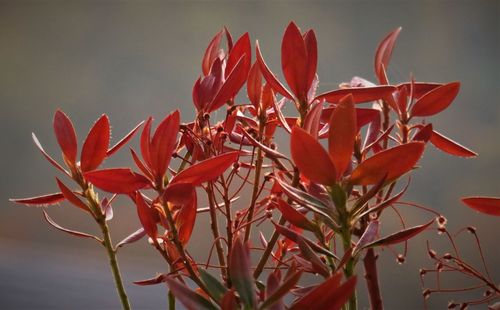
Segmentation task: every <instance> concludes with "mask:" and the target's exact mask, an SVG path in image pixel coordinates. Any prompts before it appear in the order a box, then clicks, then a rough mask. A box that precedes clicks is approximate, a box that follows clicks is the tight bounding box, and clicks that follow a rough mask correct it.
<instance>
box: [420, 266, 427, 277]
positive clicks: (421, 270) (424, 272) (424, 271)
mask: <svg viewBox="0 0 500 310" xmlns="http://www.w3.org/2000/svg"><path fill="white" fill-rule="evenodd" d="M419 273H420V276H421V277H423V276H424V275H425V274H426V273H427V270H425V269H423V268H420V270H419Z"/></svg>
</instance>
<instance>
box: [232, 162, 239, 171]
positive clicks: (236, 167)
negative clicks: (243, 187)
mask: <svg viewBox="0 0 500 310" xmlns="http://www.w3.org/2000/svg"><path fill="white" fill-rule="evenodd" d="M239 168H240V163H239V162H235V163H234V164H233V169H234V170H238V169H239Z"/></svg>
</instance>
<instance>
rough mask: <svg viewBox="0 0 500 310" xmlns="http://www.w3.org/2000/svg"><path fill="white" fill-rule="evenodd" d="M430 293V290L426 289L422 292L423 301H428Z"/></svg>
mask: <svg viewBox="0 0 500 310" xmlns="http://www.w3.org/2000/svg"><path fill="white" fill-rule="evenodd" d="M431 293H432V292H431V290H430V289H428V288H426V289H425V290H423V292H422V296H424V299H426V300H427V299H429V297H431Z"/></svg>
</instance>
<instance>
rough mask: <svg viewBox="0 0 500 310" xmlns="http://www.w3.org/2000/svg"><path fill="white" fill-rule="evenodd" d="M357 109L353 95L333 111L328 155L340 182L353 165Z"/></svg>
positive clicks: (347, 97) (348, 96)
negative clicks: (347, 169)
mask: <svg viewBox="0 0 500 310" xmlns="http://www.w3.org/2000/svg"><path fill="white" fill-rule="evenodd" d="M357 132H358V130H357V123H356V109H355V108H354V102H353V98H352V95H347V96H346V97H344V98H343V99H342V100H340V103H339V104H338V105H337V108H335V110H334V111H333V114H332V118H331V120H330V130H329V132H328V153H329V154H330V158H331V159H332V163H333V165H334V166H335V171H336V173H337V175H336V178H337V180H339V179H340V178H341V177H342V175H343V174H344V171H345V170H346V168H347V167H348V166H349V164H350V163H351V157H352V153H353V152H354V142H355V140H356V135H357Z"/></svg>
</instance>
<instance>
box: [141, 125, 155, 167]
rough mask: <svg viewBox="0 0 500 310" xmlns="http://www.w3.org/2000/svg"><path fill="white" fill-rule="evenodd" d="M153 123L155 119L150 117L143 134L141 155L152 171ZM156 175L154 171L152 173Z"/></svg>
mask: <svg viewBox="0 0 500 310" xmlns="http://www.w3.org/2000/svg"><path fill="white" fill-rule="evenodd" d="M152 122H153V118H152V117H149V118H148V120H147V121H146V124H145V125H144V128H143V129H142V133H141V154H142V159H143V160H144V162H145V163H146V165H147V166H148V167H149V168H150V169H151V170H152V165H151V150H150V148H151V147H150V145H151V123H152ZM151 172H152V173H154V171H151Z"/></svg>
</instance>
